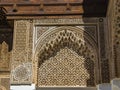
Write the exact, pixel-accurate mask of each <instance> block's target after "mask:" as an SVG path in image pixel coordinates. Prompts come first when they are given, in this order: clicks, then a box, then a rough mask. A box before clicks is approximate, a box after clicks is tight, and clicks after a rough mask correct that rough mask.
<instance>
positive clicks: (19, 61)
mask: <svg viewBox="0 0 120 90" xmlns="http://www.w3.org/2000/svg"><path fill="white" fill-rule="evenodd" d="M31 29H32V22H31V21H30V20H15V21H14V41H13V50H12V63H11V72H12V73H11V83H12V84H30V83H31V82H32V81H31V78H32V77H31V74H30V76H29V75H28V70H27V69H26V67H24V66H25V65H23V64H26V63H31V62H32V46H33V45H32V43H33V37H32V36H33V31H32V30H31ZM21 70H23V72H24V73H23V74H25V76H24V75H23V74H20V72H21ZM18 74H20V76H18ZM22 75H23V76H24V77H23V76H22ZM27 75H28V76H27ZM22 77H23V78H24V79H22ZM28 77H29V78H28Z"/></svg>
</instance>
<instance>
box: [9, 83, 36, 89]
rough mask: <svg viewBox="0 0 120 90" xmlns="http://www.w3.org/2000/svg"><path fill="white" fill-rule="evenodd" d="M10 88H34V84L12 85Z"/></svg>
mask: <svg viewBox="0 0 120 90" xmlns="http://www.w3.org/2000/svg"><path fill="white" fill-rule="evenodd" d="M10 90H35V85H34V84H32V85H12V86H11V87H10Z"/></svg>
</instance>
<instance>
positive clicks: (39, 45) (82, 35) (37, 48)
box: [34, 26, 98, 84]
mask: <svg viewBox="0 0 120 90" xmlns="http://www.w3.org/2000/svg"><path fill="white" fill-rule="evenodd" d="M65 30H67V31H70V32H73V33H74V34H76V36H75V37H76V38H77V39H80V40H81V41H82V43H83V44H84V43H86V44H87V46H88V47H89V48H90V49H91V50H92V52H93V53H94V56H95V60H94V64H95V66H94V68H97V66H98V65H97V64H98V52H97V45H96V42H95V41H94V40H93V39H92V37H91V36H90V35H89V34H88V32H86V31H85V30H84V28H78V27H74V26H60V27H56V28H54V29H51V30H48V31H46V32H45V33H44V34H43V35H42V36H41V37H40V38H39V40H38V42H37V44H36V45H35V52H34V55H35V56H34V58H35V60H34V63H35V64H34V74H35V78H36V79H35V80H34V81H35V83H36V84H37V79H38V78H37V74H38V68H39V67H38V63H39V61H38V59H39V56H40V53H41V52H42V49H43V48H44V45H45V44H46V43H48V42H49V41H51V40H52V39H51V38H50V36H51V37H52V35H54V34H57V33H59V32H62V31H63V32H64V31H65ZM77 34H78V36H77ZM79 35H80V36H79ZM56 37H57V35H56V36H53V37H52V38H53V39H55V38H56ZM94 73H98V71H96V70H95V71H94ZM95 79H96V80H97V75H96V76H95ZM95 82H96V81H95Z"/></svg>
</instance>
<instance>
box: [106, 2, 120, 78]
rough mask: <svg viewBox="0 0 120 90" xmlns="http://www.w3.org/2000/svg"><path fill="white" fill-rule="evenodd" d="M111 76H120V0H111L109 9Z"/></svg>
mask: <svg viewBox="0 0 120 90" xmlns="http://www.w3.org/2000/svg"><path fill="white" fill-rule="evenodd" d="M108 22H109V26H110V29H109V39H110V41H109V42H110V45H109V47H110V52H111V53H110V55H111V56H110V58H111V59H110V66H111V78H115V77H120V1H119V0H114V1H113V0H110V3H109V9H108Z"/></svg>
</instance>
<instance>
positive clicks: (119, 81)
mask: <svg viewBox="0 0 120 90" xmlns="http://www.w3.org/2000/svg"><path fill="white" fill-rule="evenodd" d="M111 84H112V90H120V78H116V79H113V80H112V81H111Z"/></svg>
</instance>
